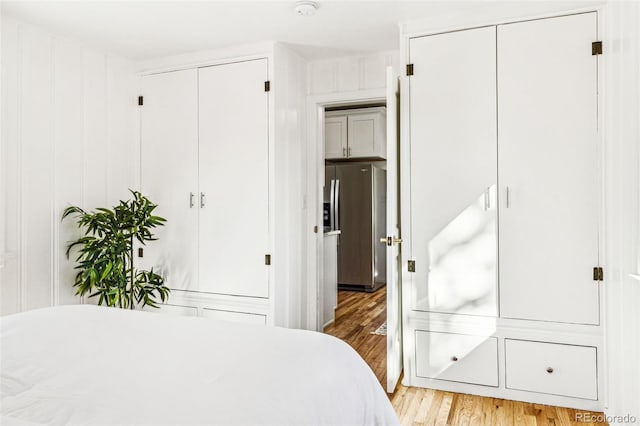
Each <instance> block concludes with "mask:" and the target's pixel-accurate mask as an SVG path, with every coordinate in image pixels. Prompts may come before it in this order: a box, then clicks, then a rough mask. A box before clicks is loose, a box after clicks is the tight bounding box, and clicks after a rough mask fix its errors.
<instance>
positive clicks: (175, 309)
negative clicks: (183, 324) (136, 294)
mask: <svg viewBox="0 0 640 426" xmlns="http://www.w3.org/2000/svg"><path fill="white" fill-rule="evenodd" d="M142 310H144V311H149V312H157V313H160V314H168V315H179V316H188V317H197V316H198V308H196V307H195V306H183V305H171V304H166V303H163V304H159V305H158V308H152V307H150V306H145V307H144V308H143V309H142Z"/></svg>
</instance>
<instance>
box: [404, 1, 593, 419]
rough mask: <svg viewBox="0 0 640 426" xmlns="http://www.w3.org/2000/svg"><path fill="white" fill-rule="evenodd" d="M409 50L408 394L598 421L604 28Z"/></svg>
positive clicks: (585, 16) (586, 23)
mask: <svg viewBox="0 0 640 426" xmlns="http://www.w3.org/2000/svg"><path fill="white" fill-rule="evenodd" d="M406 40H407V56H406V60H407V63H408V64H412V67H409V68H410V70H411V71H412V73H411V72H410V73H409V74H410V75H409V76H407V78H406V80H405V82H406V85H407V86H406V87H407V88H406V92H405V106H406V108H407V110H406V111H404V112H403V113H404V114H406V115H405V119H404V123H405V129H406V132H405V137H404V138H403V147H404V148H403V151H404V152H405V156H404V157H403V159H404V160H405V164H406V166H405V168H403V170H404V171H403V173H404V176H405V178H406V179H407V180H406V181H405V182H406V184H404V185H403V188H402V190H403V191H404V194H405V196H406V197H407V198H405V199H407V200H409V201H410V202H409V203H407V204H406V205H407V210H406V215H405V216H404V219H403V233H404V234H405V235H403V239H406V241H407V245H404V246H403V259H404V260H405V262H407V264H406V270H405V274H404V275H403V280H404V282H405V283H406V286H405V289H406V290H405V291H404V292H403V298H404V304H403V306H404V308H405V309H407V311H408V312H407V313H406V315H405V318H406V319H407V322H406V323H405V325H404V328H405V335H404V336H405V339H404V342H405V348H404V353H405V356H406V358H405V384H408V385H414V386H426V387H435V388H439V389H445V390H452V391H458V392H465V393H478V394H482V395H492V396H496V397H501V398H508V399H521V400H528V401H532V402H539V403H547V404H555V405H563V406H571V407H576V408H585V409H601V408H602V401H600V400H599V398H598V395H600V394H601V392H598V374H599V373H598V371H601V370H599V369H598V363H599V362H600V361H599V360H600V357H599V356H600V351H601V348H602V346H601V344H602V328H601V326H600V306H599V305H600V300H599V292H600V285H599V283H600V281H601V277H600V275H601V272H600V271H601V269H600V266H601V265H600V259H599V243H598V241H599V240H598V238H599V211H600V207H599V206H600V190H599V187H600V186H599V185H600V184H599V179H598V170H599V169H600V165H599V163H598V152H599V142H598V115H599V114H600V112H599V110H598V79H597V75H598V74H597V73H598V56H597V55H592V49H591V48H592V43H593V42H595V41H597V14H596V13H595V12H593V13H580V14H573V15H567V16H561V17H550V18H546V19H534V20H529V21H523V22H513V23H505V24H499V25H493V26H484V27H480V28H473V29H468V30H456V31H452V32H441V31H439V32H438V33H437V34H432V35H429V34H426V35H424V36H416V35H415V33H413V34H412V35H411V36H407V37H406ZM404 205H405V204H403V206H404ZM407 234H408V235H407ZM459 354H464V355H463V356H461V355H459Z"/></svg>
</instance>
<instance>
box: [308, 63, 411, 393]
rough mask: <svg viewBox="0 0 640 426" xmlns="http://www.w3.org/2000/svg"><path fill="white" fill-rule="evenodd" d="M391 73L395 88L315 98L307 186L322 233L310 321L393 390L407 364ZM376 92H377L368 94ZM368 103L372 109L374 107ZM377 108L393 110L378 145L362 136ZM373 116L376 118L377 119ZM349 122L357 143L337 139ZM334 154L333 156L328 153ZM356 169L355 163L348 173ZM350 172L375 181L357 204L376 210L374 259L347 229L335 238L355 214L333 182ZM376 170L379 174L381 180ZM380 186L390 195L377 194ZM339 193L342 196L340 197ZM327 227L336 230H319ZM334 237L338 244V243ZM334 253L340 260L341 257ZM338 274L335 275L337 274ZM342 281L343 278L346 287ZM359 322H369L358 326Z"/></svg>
mask: <svg viewBox="0 0 640 426" xmlns="http://www.w3.org/2000/svg"><path fill="white" fill-rule="evenodd" d="M387 74H388V75H387V90H377V91H376V90H374V91H368V93H365V94H364V96H362V95H363V93H359V95H360V96H357V95H355V96H349V95H354V94H347V96H344V94H343V96H342V97H341V94H334V95H330V96H325V97H322V98H314V99H310V100H309V108H308V111H309V129H310V134H309V140H310V144H309V147H310V150H309V151H308V153H307V154H308V159H309V163H308V169H309V172H308V179H309V180H308V187H307V188H308V193H309V194H313V196H312V197H310V198H309V200H308V202H309V204H308V214H309V216H308V219H309V223H312V224H314V223H315V224H319V226H318V227H317V228H315V231H316V233H315V234H314V235H315V237H314V238H310V239H309V240H308V245H307V249H308V253H309V256H308V257H307V259H308V261H309V263H308V265H307V266H308V268H307V271H308V276H309V277H310V278H311V279H310V280H309V288H308V292H309V293H308V300H309V305H308V313H309V317H308V319H309V325H310V328H313V329H315V330H317V331H325V326H326V331H327V332H328V333H330V334H333V335H336V336H337V337H340V338H342V339H343V340H346V341H347V342H348V343H352V346H354V347H355V348H356V350H358V351H359V352H360V354H361V355H362V356H363V358H364V359H365V361H367V362H368V363H369V365H370V366H371V368H372V370H374V371H375V372H376V374H377V376H378V378H379V380H380V381H381V384H382V385H383V387H385V388H386V389H387V391H388V392H390V393H391V392H393V390H394V389H395V386H396V384H397V381H398V378H399V376H400V374H401V371H402V332H401V318H400V317H401V307H400V306H401V304H400V282H401V281H400V268H399V259H400V256H399V249H400V247H399V243H400V242H401V239H400V238H399V237H400V229H399V222H398V214H397V213H398V196H397V194H398V193H399V192H398V191H397V186H398V175H397V173H398V170H399V168H398V164H397V158H398V155H397V154H398V152H397V150H398V141H399V138H398V126H397V122H398V109H397V104H398V78H397V76H395V74H393V71H392V70H391V69H389V70H388V73H387ZM369 94H370V95H371V96H368V95H369ZM366 108H371V110H370V111H367V110H366ZM375 108H380V109H386V117H385V118H383V120H384V123H385V125H386V129H383V130H382V134H384V137H383V139H384V141H382V142H381V141H380V140H379V139H378V140H377V143H378V145H376V142H375V138H374V142H371V143H369V144H368V145H367V144H366V143H359V142H358V140H357V139H358V137H359V136H362V135H369V136H370V135H371V134H372V133H374V132H375V131H376V125H375V120H374V119H372V117H371V115H372V114H370V113H374V112H375V111H374V109H375ZM340 111H342V112H340ZM345 111H347V113H345ZM349 112H351V113H353V114H355V115H356V117H352V118H351V120H350V119H349V117H342V118H337V119H335V116H336V115H337V116H344V115H349V114H348V113H349ZM377 112H378V113H379V112H380V111H377ZM330 116H332V118H331V120H330V122H328V123H326V122H325V118H329V117H330ZM372 122H373V123H374V124H371V123H372ZM378 122H380V119H378ZM336 123H337V124H336ZM340 123H342V124H340ZM349 123H351V125H352V127H351V139H352V140H351V142H352V143H351V144H349V140H346V141H344V142H340V143H338V144H336V143H335V140H336V135H338V136H339V135H342V137H343V138H344V139H348V137H349V129H348V125H349ZM327 124H328V125H327ZM341 126H342V127H341ZM327 135H328V136H329V139H331V140H330V141H329V146H327V145H326V142H327V140H326V139H327ZM338 140H340V139H339V138H338ZM387 142H388V143H387ZM326 153H328V154H329V155H325V154H326ZM327 166H329V168H330V171H329V173H334V176H333V179H332V178H331V176H328V175H329V173H328V172H327ZM350 168H351V169H353V170H350V173H348V169H350ZM385 174H386V176H385ZM348 175H351V176H352V177H351V179H354V177H353V175H358V176H359V177H356V178H355V179H356V180H358V179H359V180H361V181H365V180H366V181H368V182H371V185H370V186H369V187H364V186H360V190H359V191H358V193H359V194H360V198H361V199H360V200H359V201H358V202H357V203H355V204H356V206H361V205H364V208H363V210H366V211H371V210H373V213H371V215H372V218H371V219H370V220H369V221H361V222H367V223H366V224H365V225H364V226H360V228H361V231H364V230H365V228H368V229H369V232H368V234H367V233H366V232H361V236H362V235H364V237H365V238H364V239H366V240H367V241H368V242H367V244H368V245H367V247H368V248H367V249H366V251H367V252H368V253H371V260H367V259H366V256H365V257H364V258H363V257H362V256H359V255H358V254H359V253H358V251H361V249H359V248H358V247H357V246H356V248H355V249H353V248H351V249H349V248H347V247H343V246H342V245H345V242H344V241H340V242H338V238H340V239H341V240H344V239H345V237H346V236H340V232H338V233H337V234H338V235H337V236H334V237H333V239H334V240H335V242H333V241H332V239H331V238H329V235H327V234H328V233H329V232H332V231H341V229H340V227H341V225H342V226H343V227H344V226H347V223H343V224H341V223H340V222H341V221H344V220H347V219H345V217H344V210H343V211H342V214H341V213H340V209H341V208H342V209H344V208H345V206H341V202H340V198H339V197H337V200H338V201H337V204H338V207H337V208H336V206H335V205H334V206H332V205H331V201H332V198H331V197H332V195H331V193H333V194H335V192H334V191H335V189H334V190H332V181H333V185H336V186H340V189H342V190H346V189H347V187H346V186H345V185H346V184H345V183H344V182H341V183H338V182H337V181H340V180H341V179H342V180H344V179H345V177H347V176H348ZM374 175H377V176H378V177H377V179H376V177H374ZM365 176H366V178H365ZM380 176H382V177H380ZM375 182H378V183H377V184H376V183H375ZM361 183H362V182H361ZM363 188H364V189H363ZM338 191H340V190H338ZM375 191H377V192H378V193H380V192H381V193H383V194H384V195H383V196H381V197H380V196H378V197H376V196H374V192H375ZM362 194H368V195H365V196H363V195H362ZM333 197H336V196H335V195H333ZM333 200H334V203H336V201H335V200H336V198H333ZM375 200H378V201H377V202H376V201H375ZM342 203H344V200H343V201H342ZM375 204H378V208H377V209H376V208H374V205H375ZM361 207H362V206H361ZM385 207H386V208H385ZM336 212H337V213H336ZM375 213H377V215H376V214H375ZM373 216H377V218H378V220H380V219H381V218H380V216H382V220H381V221H382V223H383V224H385V226H382V227H381V230H378V231H376V229H375V226H374V221H375V218H374V217H373ZM358 225H362V223H359V221H358V220H355V221H354V220H353V219H352V220H351V226H352V227H353V226H356V227H357V226H358ZM325 226H327V228H325ZM332 226H333V227H332ZM321 230H322V231H325V230H326V231H329V232H327V233H325V232H319V231H321ZM345 231H346V228H345ZM332 244H335V248H333V247H332ZM338 244H341V245H340V250H343V252H342V253H340V254H341V256H340V258H341V262H342V264H343V266H344V263H345V262H347V263H356V264H358V267H357V268H355V269H356V271H355V272H354V271H353V270H352V271H350V275H349V274H345V273H342V274H340V277H338V272H339V271H338V247H339V246H338ZM376 249H377V254H376ZM345 254H347V256H346V258H345V256H344V255H345ZM376 256H377V258H378V261H377V262H376ZM330 257H333V258H334V259H335V260H334V262H333V263H332V262H331V259H330ZM380 258H384V259H385V260H386V262H380ZM389 259H391V260H389ZM332 268H334V269H333V270H332ZM358 270H359V271H360V272H362V271H366V270H370V271H371V272H370V273H369V274H368V278H367V279H364V280H360V281H358V279H356V278H354V274H355V275H356V276H357V275H358V274H357V273H356V272H358ZM343 272H344V271H343ZM330 275H333V276H334V277H335V278H333V280H332V279H331V276H330ZM314 277H315V280H314V279H313V278H314ZM354 279H355V281H354ZM338 283H340V284H341V286H340V289H338ZM332 295H333V299H332ZM334 308H335V310H334ZM385 322H386V324H385ZM354 324H363V325H362V326H357V327H355V328H354V327H353V325H354ZM385 325H386V327H385ZM350 327H351V328H350ZM385 328H386V330H385ZM385 332H386V336H385ZM358 336H359V337H358ZM356 341H357V342H359V343H357V342H356ZM356 346H358V347H356Z"/></svg>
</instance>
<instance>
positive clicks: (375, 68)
mask: <svg viewBox="0 0 640 426" xmlns="http://www.w3.org/2000/svg"><path fill="white" fill-rule="evenodd" d="M398 63H399V51H396V50H394V51H389V52H378V53H374V54H369V55H357V56H346V57H340V58H330V59H323V60H319V61H314V62H310V63H309V65H308V67H307V68H308V87H307V94H309V95H320V94H327V93H339V92H352V91H358V90H371V89H384V87H385V84H386V68H387V67H388V66H393V67H394V68H395V69H396V70H397V69H398Z"/></svg>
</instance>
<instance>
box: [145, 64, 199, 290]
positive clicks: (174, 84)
mask: <svg viewBox="0 0 640 426" xmlns="http://www.w3.org/2000/svg"><path fill="white" fill-rule="evenodd" d="M141 84H142V95H143V96H144V105H143V106H141V107H140V108H141V109H140V111H141V133H142V141H141V144H142V146H141V190H142V193H143V194H145V195H146V196H148V197H149V199H151V201H153V202H154V203H156V204H157V205H158V208H157V209H156V210H155V213H157V214H158V215H159V216H162V217H164V218H165V219H167V223H166V225H165V226H164V227H160V228H156V229H157V231H156V236H157V237H158V240H157V241H151V242H150V243H148V245H147V247H146V248H145V249H144V257H142V258H139V259H138V263H139V264H140V266H143V267H146V268H151V267H153V269H154V271H157V272H160V273H161V274H164V275H165V276H166V279H167V285H168V286H169V287H170V288H174V289H182V290H197V283H198V276H197V273H198V269H197V253H198V251H197V248H198V246H197V237H198V214H197V213H198V212H197V205H194V206H193V207H191V204H190V193H193V194H194V196H195V195H196V193H197V191H198V169H197V166H198V75H197V71H196V70H184V71H175V72H168V73H163V74H154V75H149V76H144V77H142V83H141ZM194 201H195V199H194Z"/></svg>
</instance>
